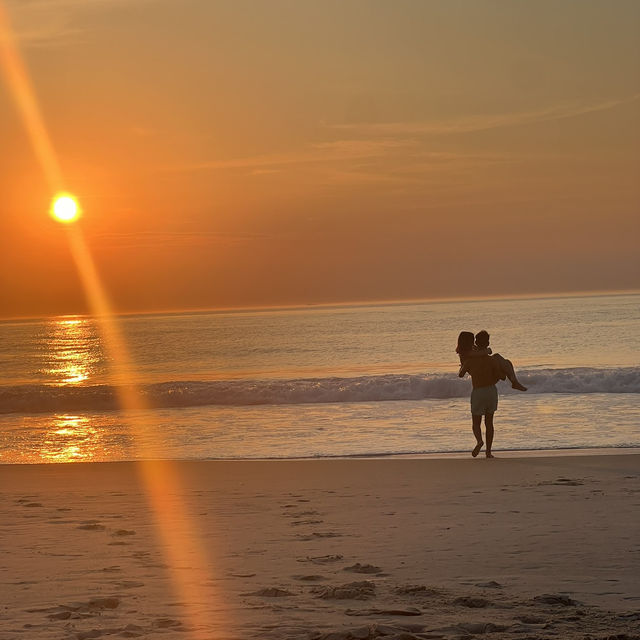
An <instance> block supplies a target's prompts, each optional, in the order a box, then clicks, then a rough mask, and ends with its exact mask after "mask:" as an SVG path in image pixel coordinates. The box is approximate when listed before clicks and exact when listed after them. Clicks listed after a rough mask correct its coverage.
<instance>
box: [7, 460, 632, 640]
mask: <svg viewBox="0 0 640 640" xmlns="http://www.w3.org/2000/svg"><path fill="white" fill-rule="evenodd" d="M149 469H150V468H147V470H149ZM151 471H152V472H154V473H157V474H159V476H160V477H166V473H167V472H169V471H172V472H175V473H176V474H177V477H178V478H179V479H180V483H181V484H180V485H179V486H176V485H174V484H172V482H173V481H172V482H170V483H169V484H168V486H164V487H162V488H160V489H158V492H160V493H156V494H155V500H156V502H155V504H156V510H155V511H154V509H152V507H151V503H150V500H149V498H148V489H149V487H150V486H152V485H149V484H147V483H146V482H145V481H143V479H142V478H143V477H148V476H144V475H141V473H140V472H141V467H140V465H136V464H133V463H106V464H72V465H5V466H0V511H1V519H0V593H1V594H2V597H1V599H0V638H1V639H2V640H12V639H14V638H16V639H17V638H20V639H32V638H33V639H34V640H38V639H40V638H56V639H57V638H77V639H83V638H100V637H114V638H119V637H132V638H133V637H141V638H167V639H169V638H182V639H185V640H187V639H190V638H250V637H251V638H253V637H259V638H294V637H296V638H297V637H300V638H321V637H326V638H330V639H332V640H333V639H336V640H340V639H349V638H357V639H360V640H362V639H364V638H376V637H389V638H392V637H395V638H397V639H398V640H410V639H411V638H418V637H419V638H475V637H490V638H492V639H496V640H498V639H501V638H510V639H511V638H513V639H524V638H528V639H529V640H532V639H534V638H536V639H543V638H560V639H571V638H576V639H577V638H580V639H581V640H583V639H584V638H594V639H596V638H598V639H599V638H609V637H615V638H627V639H628V638H636V639H638V638H640V535H639V533H640V516H639V513H640V512H639V507H640V482H639V479H640V456H638V455H598V456H573V457H550V458H544V457H522V458H505V459H496V460H491V461H488V460H484V459H477V460H472V459H468V460H453V459H447V460H431V459H429V460H426V459H422V460H420V459H378V460H309V461H260V462H180V463H171V465H170V466H166V465H164V466H162V465H161V466H160V467H158V468H153V469H151ZM153 486H157V485H153ZM162 492H164V493H162ZM183 513H187V516H186V521H183V517H182V515H181V514H183ZM158 523H162V527H161V528H159V526H158ZM196 539H197V540H196ZM198 540H199V542H198Z"/></svg>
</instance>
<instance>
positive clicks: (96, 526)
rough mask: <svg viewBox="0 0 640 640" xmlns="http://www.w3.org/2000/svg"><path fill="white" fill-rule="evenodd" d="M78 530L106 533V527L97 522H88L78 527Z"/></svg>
mask: <svg viewBox="0 0 640 640" xmlns="http://www.w3.org/2000/svg"><path fill="white" fill-rule="evenodd" d="M76 529H83V530H84V531H104V530H105V529H106V527H105V526H104V525H103V524H100V523H99V522H97V521H96V520H87V521H86V522H83V523H82V524H80V525H78V526H77V527H76Z"/></svg>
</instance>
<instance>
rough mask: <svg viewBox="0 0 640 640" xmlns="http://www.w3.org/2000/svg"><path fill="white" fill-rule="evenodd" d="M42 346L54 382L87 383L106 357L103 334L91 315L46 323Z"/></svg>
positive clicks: (64, 383)
mask: <svg viewBox="0 0 640 640" xmlns="http://www.w3.org/2000/svg"><path fill="white" fill-rule="evenodd" d="M43 346H44V348H45V349H46V350H47V355H46V368H45V370H44V373H45V374H46V376H47V378H48V379H49V381H50V383H51V384H54V385H60V386H62V385H77V384H82V383H87V382H88V381H89V380H90V379H91V378H92V377H93V376H94V375H95V373H96V371H97V368H98V365H99V363H100V360H101V359H102V357H103V356H102V351H101V348H100V337H99V335H98V334H97V331H96V328H95V325H94V323H93V322H92V321H91V320H90V319H88V318H80V317H64V318H56V319H54V320H52V321H51V322H50V323H49V324H48V326H47V335H46V336H45V344H44V345H43Z"/></svg>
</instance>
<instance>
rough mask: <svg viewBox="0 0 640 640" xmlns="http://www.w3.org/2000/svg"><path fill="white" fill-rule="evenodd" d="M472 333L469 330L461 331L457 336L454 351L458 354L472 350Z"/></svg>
mask: <svg viewBox="0 0 640 640" xmlns="http://www.w3.org/2000/svg"><path fill="white" fill-rule="evenodd" d="M473 341H474V335H473V333H472V332H471V331H461V332H460V335H459V336H458V346H457V347H456V353H457V354H458V355H459V356H462V355H464V354H465V353H468V352H469V351H473Z"/></svg>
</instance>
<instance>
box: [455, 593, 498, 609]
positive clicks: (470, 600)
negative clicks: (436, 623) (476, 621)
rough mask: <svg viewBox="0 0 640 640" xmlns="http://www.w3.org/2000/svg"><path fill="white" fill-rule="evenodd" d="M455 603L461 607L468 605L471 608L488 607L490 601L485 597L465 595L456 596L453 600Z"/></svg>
mask: <svg viewBox="0 0 640 640" xmlns="http://www.w3.org/2000/svg"><path fill="white" fill-rule="evenodd" d="M453 604H455V605H458V606H460V607H468V608H469V609H484V608H485V607H488V606H489V604H490V603H489V601H488V600H485V598H474V597H469V596H463V597H461V598H456V599H455V600H454V601H453Z"/></svg>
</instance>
